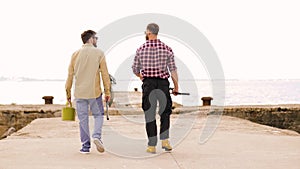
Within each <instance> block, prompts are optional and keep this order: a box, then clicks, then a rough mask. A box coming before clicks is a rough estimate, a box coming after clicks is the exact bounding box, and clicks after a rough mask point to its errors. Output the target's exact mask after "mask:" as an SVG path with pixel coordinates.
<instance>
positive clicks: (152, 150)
mask: <svg viewBox="0 0 300 169" xmlns="http://www.w3.org/2000/svg"><path fill="white" fill-rule="evenodd" d="M146 151H147V153H153V154H155V153H156V148H155V146H148V148H147V150H146Z"/></svg>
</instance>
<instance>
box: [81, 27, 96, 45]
mask: <svg viewBox="0 0 300 169" xmlns="http://www.w3.org/2000/svg"><path fill="white" fill-rule="evenodd" d="M94 35H96V32H95V31H92V30H87V31H84V32H83V33H82V34H81V39H82V42H83V43H86V42H87V41H88V40H89V39H90V38H91V37H92V36H94Z"/></svg>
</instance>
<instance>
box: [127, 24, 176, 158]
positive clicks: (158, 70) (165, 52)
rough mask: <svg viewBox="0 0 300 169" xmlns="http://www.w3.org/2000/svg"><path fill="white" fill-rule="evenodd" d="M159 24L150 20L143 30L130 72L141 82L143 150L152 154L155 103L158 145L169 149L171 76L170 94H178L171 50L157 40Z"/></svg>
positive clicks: (155, 133)
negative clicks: (143, 35)
mask: <svg viewBox="0 0 300 169" xmlns="http://www.w3.org/2000/svg"><path fill="white" fill-rule="evenodd" d="M158 31H159V26H158V25H157V24H155V23H150V24H148V26H147V29H146V31H145V34H146V43H144V44H143V45H142V46H141V47H140V48H138V49H137V51H136V55H135V58H134V63H133V66H132V70H133V73H134V74H135V75H136V76H137V77H139V78H140V79H141V80H142V81H143V85H142V89H143V98H142V108H143V110H144V113H145V119H146V131H147V136H148V148H147V152H149V153H156V145H157V126H156V118H155V114H156V113H155V112H156V106H157V101H158V102H159V115H160V140H162V148H163V149H165V150H166V151H171V150H172V147H171V145H170V143H169V141H168V139H169V128H170V115H171V113H172V99H171V96H170V91H169V87H170V83H169V81H168V78H169V77H170V73H169V71H170V72H171V78H172V81H173V84H174V89H173V91H172V93H173V94H174V95H177V93H178V75H177V67H176V65H175V60H174V53H173V51H172V49H171V48H170V47H169V46H167V45H166V44H164V43H163V42H161V41H160V40H159V39H157V34H158Z"/></svg>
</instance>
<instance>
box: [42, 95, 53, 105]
mask: <svg viewBox="0 0 300 169" xmlns="http://www.w3.org/2000/svg"><path fill="white" fill-rule="evenodd" d="M43 99H44V100H45V104H53V99H54V97H53V96H44V97H43Z"/></svg>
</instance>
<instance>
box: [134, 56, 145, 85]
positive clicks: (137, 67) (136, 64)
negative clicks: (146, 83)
mask: <svg viewBox="0 0 300 169" xmlns="http://www.w3.org/2000/svg"><path fill="white" fill-rule="evenodd" d="M140 70H141V63H140V60H139V54H138V51H137V52H136V54H135V57H134V60H133V65H132V71H133V73H134V74H135V75H136V76H137V77H139V78H140V79H141V80H143V76H142V74H141V73H140Z"/></svg>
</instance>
